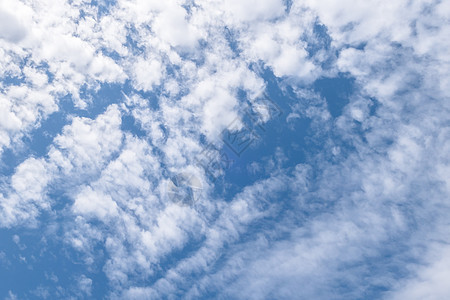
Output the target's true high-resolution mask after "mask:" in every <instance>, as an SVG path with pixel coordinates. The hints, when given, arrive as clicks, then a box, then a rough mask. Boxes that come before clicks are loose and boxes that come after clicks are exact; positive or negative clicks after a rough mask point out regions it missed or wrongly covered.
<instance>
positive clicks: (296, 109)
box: [0, 0, 450, 299]
mask: <svg viewBox="0 0 450 300" xmlns="http://www.w3.org/2000/svg"><path fill="white" fill-rule="evenodd" d="M99 2H101V1H99ZM449 11H450V6H449V4H448V3H447V2H445V1H440V2H439V1H434V2H433V1H419V0H418V1H397V2H395V3H390V2H387V1H382V0H373V1H366V2H364V3H362V2H361V3H354V1H340V2H339V3H337V2H335V1H320V2H318V1H309V0H306V1H279V0H265V1H254V0H245V1H235V0H223V1H219V0H215V1H201V0H200V1H179V0H170V1H163V2H161V1H141V0H118V1H115V2H114V3H113V4H108V5H107V4H106V3H99V4H97V5H94V4H92V3H91V2H90V1H82V0H79V1H59V2H58V3H53V2H51V1H32V2H30V1H19V0H6V1H4V2H2V3H1V4H0V72H2V73H1V74H2V78H3V80H2V81H1V83H0V155H1V153H2V151H5V149H13V150H14V149H17V148H19V145H22V146H21V147H22V149H23V148H25V149H24V150H22V151H23V153H24V157H23V159H22V160H21V161H20V162H19V163H18V164H17V165H16V166H14V172H13V174H11V175H10V176H8V175H6V176H3V177H4V178H2V182H1V185H0V192H1V193H0V226H1V227H7V228H12V229H14V228H16V227H17V226H23V225H27V226H35V227H39V226H41V227H45V226H46V225H45V221H44V222H43V220H42V219H41V216H42V214H43V213H44V212H53V213H58V214H61V216H62V217H61V218H60V220H62V221H60V222H63V224H59V226H60V228H62V230H63V233H62V238H61V239H60V240H62V241H63V242H62V243H63V247H68V248H70V249H74V250H75V251H77V253H81V255H82V257H83V259H84V260H83V263H84V264H85V266H86V270H87V271H86V273H88V270H91V269H90V268H95V267H96V266H97V265H96V264H95V262H96V259H97V258H98V257H102V259H104V262H105V263H104V265H103V266H101V268H102V270H101V271H102V272H104V273H105V275H106V277H107V279H108V284H109V285H110V290H111V292H110V294H108V295H107V296H109V297H113V298H126V299H146V298H187V299H194V298H201V297H204V298H207V297H218V298H236V299H238V298H251V299H265V298H267V299H271V298H277V299H284V298H285V299H310V298H314V299H330V298H334V299H348V298H361V297H363V296H368V297H380V296H386V297H388V298H393V299H403V298H405V297H407V298H411V299H421V298H423V297H428V298H429V299H440V297H441V295H445V294H446V293H448V289H446V285H445V284H444V282H445V279H446V278H445V272H446V271H445V267H443V266H445V265H446V264H448V260H449V255H448V251H447V248H448V246H447V244H448V243H449V242H450V241H449V239H448V238H447V236H448V230H446V227H447V225H448V221H446V220H447V219H446V216H447V215H448V213H449V212H450V208H449V204H448V199H449V196H450V181H449V178H450V164H449V159H448V153H450V143H449V141H450V138H449V135H450V129H449V126H448V121H449V118H448V115H449V110H450V107H449V99H448V98H449V97H448V95H449V91H450V90H449V84H448V83H449V82H450V74H449V73H448V72H449V71H448V70H449V63H450V56H449V55H448V50H447V49H448V46H450V45H449V42H448V39H445V37H446V36H448V34H449V33H450V22H449V21H448V18H447V15H448V13H449ZM326 77H328V78H347V79H352V80H353V81H354V90H353V91H352V93H351V95H350V96H349V97H348V99H346V100H348V104H346V105H345V106H344V107H343V110H342V113H340V114H339V115H338V116H337V117H332V114H331V113H330V112H331V108H330V107H329V105H330V99H324V98H326V97H323V96H322V95H320V94H319V93H318V92H317V90H315V89H314V83H315V82H317V80H318V79H323V78H326ZM274 82H275V85H277V87H276V89H277V91H276V92H277V93H279V94H282V96H281V97H279V98H280V99H279V102H280V103H279V104H280V105H282V106H283V107H287V108H289V109H290V111H288V112H287V114H286V119H285V120H283V122H284V123H282V124H283V125H284V126H285V130H286V131H290V130H296V129H295V126H296V125H297V124H298V123H297V122H300V121H303V120H308V122H310V123H309V124H310V127H309V129H307V132H306V133H305V135H306V136H307V138H306V139H305V140H307V141H308V143H309V145H310V149H307V147H306V148H305V149H304V152H305V153H306V154H307V155H306V158H305V161H303V162H302V163H300V164H299V163H298V160H296V159H294V158H292V157H285V154H284V153H285V152H286V153H287V150H289V148H290V147H293V145H291V144H285V145H279V147H278V148H277V149H278V150H277V157H276V159H277V163H275V162H274V161H273V160H271V161H272V165H271V167H270V169H268V170H267V172H264V173H260V175H261V176H260V178H259V179H258V180H256V181H255V182H253V183H252V184H249V185H247V186H241V189H240V191H239V192H238V193H236V194H233V195H231V196H227V194H226V193H225V195H224V194H221V193H218V192H217V188H218V187H219V183H218V182H217V183H214V182H212V181H211V180H210V179H208V177H207V174H206V173H205V170H204V169H202V168H201V167H200V166H198V164H196V158H197V157H198V155H199V153H201V152H202V151H203V150H204V149H205V147H207V145H208V144H210V143H212V144H213V145H215V146H216V148H214V149H215V150H214V151H217V152H218V150H219V149H220V148H221V147H222V146H223V144H222V141H221V140H220V134H221V132H222V131H223V130H224V129H226V128H227V126H229V124H230V123H231V122H233V121H236V120H237V123H239V124H240V125H241V126H243V125H244V122H245V121H244V115H243V114H244V109H243V108H245V107H246V106H247V105H248V103H252V102H255V101H257V100H258V99H259V98H260V97H262V95H263V93H264V91H266V90H268V89H269V87H268V86H269V85H272V86H273V85H274ZM111 86H118V87H120V89H121V90H122V92H119V93H117V92H116V91H117V90H114V91H113V92H111V94H109V95H108V97H109V99H108V102H107V103H106V104H104V107H103V108H102V110H101V112H99V113H93V114H90V115H87V116H86V114H85V113H86V112H89V111H91V110H93V107H95V105H100V106H101V105H102V103H100V96H99V93H100V92H99V91H100V90H101V89H102V88H107V87H111ZM120 89H119V91H120ZM273 94H274V93H273ZM65 97H68V99H69V101H70V102H71V105H72V107H73V111H70V112H67V110H66V111H64V109H63V105H62V100H63V99H67V98H65ZM97 102H98V103H97ZM55 112H65V113H68V115H67V116H66V117H67V118H66V121H67V122H68V123H67V124H65V125H64V126H62V129H61V131H60V132H59V133H58V134H57V135H55V136H54V137H53V138H52V139H51V144H50V145H49V146H48V147H47V151H46V154H45V155H43V156H41V157H35V156H32V155H29V152H28V150H27V149H26V145H25V142H24V137H26V136H28V135H30V134H31V133H32V132H33V130H34V129H38V128H39V127H40V124H41V123H42V121H43V120H46V119H49V118H52V114H53V113H55ZM124 118H131V119H132V120H133V126H134V127H133V129H132V130H128V129H126V128H125V125H126V124H124V122H123V120H124ZM264 121H266V122H269V121H270V119H269V118H267V117H266V118H265V119H264ZM297 134H298V135H299V138H298V139H300V133H297ZM280 147H281V148H280ZM283 148H284V149H283ZM216 154H217V155H218V153H216ZM286 161H288V163H290V165H286V164H283V162H286ZM293 161H295V163H294V162H293ZM256 165H257V164H256V163H255V164H254V166H255V167H254V168H253V170H254V172H256V173H258V172H261V168H262V167H260V166H259V165H258V166H259V167H256ZM183 172H187V173H189V174H195V176H196V178H200V179H201V180H202V183H203V185H202V190H201V192H200V193H201V199H200V200H199V201H198V202H197V203H196V204H195V205H194V206H180V205H177V204H175V203H173V202H171V201H169V199H168V198H167V193H166V189H167V183H168V180H169V179H170V178H171V176H172V174H179V173H183ZM223 181H225V180H223ZM223 181H222V183H223ZM224 186H225V189H226V188H227V183H226V182H225V183H224ZM55 193H59V194H61V195H64V197H66V198H67V200H68V202H67V203H63V205H62V203H55V201H57V200H56V199H53V197H52V195H54V194H55ZM57 204H60V205H57ZM61 207H62V208H61ZM58 238H60V237H58ZM0 253H2V252H0ZM69 259H70V258H69ZM421 263H422V264H424V266H419V264H421ZM405 274H407V276H405ZM77 282H78V285H79V288H80V290H81V291H82V292H83V293H85V295H92V293H93V291H92V290H93V288H94V287H95V284H96V283H95V282H93V279H91V277H90V276H89V274H86V275H82V276H81V277H80V278H78V281H77ZM15 293H16V291H9V297H10V298H14V297H15Z"/></svg>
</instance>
